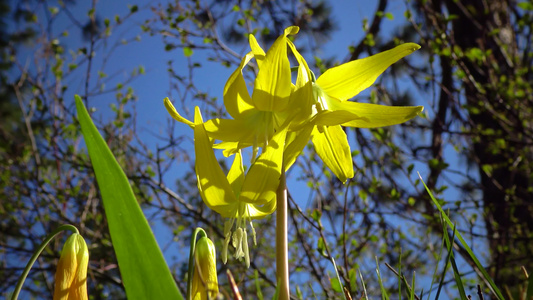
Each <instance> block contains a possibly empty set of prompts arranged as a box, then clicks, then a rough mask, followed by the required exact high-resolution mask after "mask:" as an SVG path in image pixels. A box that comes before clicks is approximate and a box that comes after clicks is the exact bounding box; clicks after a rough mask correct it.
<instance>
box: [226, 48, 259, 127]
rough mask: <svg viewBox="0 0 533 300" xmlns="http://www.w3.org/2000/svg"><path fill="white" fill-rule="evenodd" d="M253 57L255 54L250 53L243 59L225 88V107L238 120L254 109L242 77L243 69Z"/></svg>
mask: <svg viewBox="0 0 533 300" xmlns="http://www.w3.org/2000/svg"><path fill="white" fill-rule="evenodd" d="M253 56H254V55H253V53H252V52H250V53H248V54H246V55H245V56H244V57H243V58H242V60H241V64H240V65H239V67H237V69H236V70H235V71H234V72H233V73H232V74H231V76H230V77H229V78H228V81H227V82H226V85H225V86H224V94H223V95H224V106H225V107H226V110H227V111H228V113H229V114H230V115H231V116H232V117H233V118H236V119H237V118H240V117H241V116H242V115H243V114H245V113H246V112H247V111H249V110H252V109H253V108H254V107H253V106H252V98H250V94H249V93H248V88H247V87H246V82H245V81H244V77H243V75H242V69H243V68H244V67H245V66H246V65H247V64H248V62H249V61H250V59H252V57H253Z"/></svg>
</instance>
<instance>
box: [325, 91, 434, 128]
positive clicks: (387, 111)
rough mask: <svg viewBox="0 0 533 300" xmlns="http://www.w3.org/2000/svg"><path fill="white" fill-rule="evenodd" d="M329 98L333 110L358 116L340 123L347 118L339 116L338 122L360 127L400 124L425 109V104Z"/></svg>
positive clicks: (343, 124)
mask: <svg viewBox="0 0 533 300" xmlns="http://www.w3.org/2000/svg"><path fill="white" fill-rule="evenodd" d="M328 100H329V101H328V105H329V106H330V109H332V110H333V111H335V112H338V111H344V112H347V113H351V114H352V115H354V116H357V117H356V118H354V119H353V120H351V121H346V122H345V123H344V122H343V123H340V121H345V120H346V119H345V118H344V119H343V118H341V117H339V118H338V120H339V123H337V124H342V126H349V127H359V128H375V127H383V126H389V125H396V124H400V123H403V122H406V121H408V120H410V119H412V118H414V117H416V116H417V115H418V114H419V113H420V112H422V110H423V109H424V107H423V106H387V105H378V104H370V103H359V102H353V101H339V100H337V99H332V98H330V99H328Z"/></svg>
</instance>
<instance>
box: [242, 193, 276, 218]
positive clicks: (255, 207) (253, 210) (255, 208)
mask: <svg viewBox="0 0 533 300" xmlns="http://www.w3.org/2000/svg"><path fill="white" fill-rule="evenodd" d="M274 211H276V197H274V198H272V199H271V200H270V201H268V202H267V203H265V204H262V205H259V204H249V203H247V204H246V211H245V213H244V217H246V218H251V219H261V218H264V217H266V216H268V215H270V214H272V213H273V212H274Z"/></svg>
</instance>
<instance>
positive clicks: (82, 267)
mask: <svg viewBox="0 0 533 300" xmlns="http://www.w3.org/2000/svg"><path fill="white" fill-rule="evenodd" d="M88 264H89V251H88V250H87V244H86V243H85V240H84V239H83V237H82V236H81V235H79V234H77V233H74V234H72V235H71V236H70V237H69V238H68V239H67V242H66V243H65V245H64V246H63V251H61V257H60V258H59V263H58V264H57V271H56V277H55V281H56V283H55V289H54V300H86V299H88V297H87V266H88Z"/></svg>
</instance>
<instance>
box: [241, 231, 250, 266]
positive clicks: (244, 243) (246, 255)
mask: <svg viewBox="0 0 533 300" xmlns="http://www.w3.org/2000/svg"><path fill="white" fill-rule="evenodd" d="M242 238H243V240H242V251H244V262H245V263H246V267H247V268H249V267H250V253H249V252H248V235H247V234H246V228H245V229H244V230H243V237H242Z"/></svg>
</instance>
